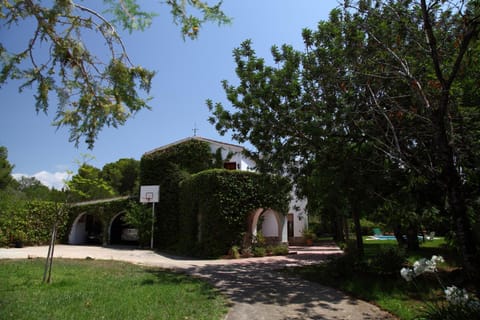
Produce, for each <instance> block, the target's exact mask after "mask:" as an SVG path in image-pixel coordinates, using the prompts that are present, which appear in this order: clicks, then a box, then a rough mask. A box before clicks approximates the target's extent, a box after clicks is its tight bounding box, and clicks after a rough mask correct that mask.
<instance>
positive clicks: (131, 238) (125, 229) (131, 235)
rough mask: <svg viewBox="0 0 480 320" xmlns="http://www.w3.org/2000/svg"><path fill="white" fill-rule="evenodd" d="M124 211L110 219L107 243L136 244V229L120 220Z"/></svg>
mask: <svg viewBox="0 0 480 320" xmlns="http://www.w3.org/2000/svg"><path fill="white" fill-rule="evenodd" d="M125 213H126V212H125V211H121V212H119V213H117V214H116V215H114V216H113V217H112V219H110V223H109V228H108V239H109V244H124V245H138V230H137V229H135V228H134V227H133V226H131V225H129V224H128V223H126V222H125V221H123V220H122V217H123V216H124V215H125Z"/></svg>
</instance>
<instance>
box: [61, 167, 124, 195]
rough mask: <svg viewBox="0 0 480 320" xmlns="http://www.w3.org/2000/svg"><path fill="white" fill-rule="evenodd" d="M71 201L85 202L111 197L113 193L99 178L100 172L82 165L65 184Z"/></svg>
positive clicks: (108, 185) (109, 186)
mask: <svg viewBox="0 0 480 320" xmlns="http://www.w3.org/2000/svg"><path fill="white" fill-rule="evenodd" d="M67 186H68V188H69V191H70V194H71V197H72V198H71V200H72V201H85V200H93V199H104V198H109V197H113V196H114V195H115V191H114V190H113V188H112V186H111V185H110V184H108V183H107V182H106V181H105V180H104V179H102V177H101V171H100V170H99V169H97V168H95V167H93V166H90V165H88V164H82V166H81V167H80V168H78V173H77V174H76V175H74V176H73V177H72V179H71V180H69V181H68V182H67Z"/></svg>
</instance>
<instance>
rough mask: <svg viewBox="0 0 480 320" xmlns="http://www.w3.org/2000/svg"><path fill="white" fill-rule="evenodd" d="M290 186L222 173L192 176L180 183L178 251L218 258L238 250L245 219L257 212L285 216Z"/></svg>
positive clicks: (285, 182) (278, 179) (280, 180)
mask: <svg viewBox="0 0 480 320" xmlns="http://www.w3.org/2000/svg"><path fill="white" fill-rule="evenodd" d="M290 190H291V186H290V184H289V182H288V180H287V179H285V178H281V177H278V176H271V175H262V174H258V173H254V172H246V171H231V170H223V169H214V170H207V171H203V172H200V173H197V174H194V175H192V176H191V177H190V178H188V179H185V180H184V181H183V182H182V183H181V190H180V191H181V193H180V212H179V213H180V226H179V229H180V234H181V235H182V236H181V237H180V238H179V246H180V248H181V249H182V250H183V251H185V252H187V253H189V254H193V253H196V254H198V255H202V256H211V257H218V256H220V255H223V254H226V253H227V252H228V250H229V249H230V248H231V247H232V246H233V245H238V246H240V245H241V244H242V241H243V236H244V235H245V232H246V231H247V227H248V217H249V215H250V214H251V213H252V212H253V211H254V210H256V209H258V208H271V209H273V210H275V211H277V212H280V213H287V211H288V202H289V194H290Z"/></svg>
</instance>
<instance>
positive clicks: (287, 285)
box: [0, 244, 395, 320]
mask: <svg viewBox="0 0 480 320" xmlns="http://www.w3.org/2000/svg"><path fill="white" fill-rule="evenodd" d="M290 250H291V251H292V252H294V253H295V254H290V255H288V256H285V257H264V258H248V259H237V260H230V259H220V260H194V259H184V258H179V257H173V256H169V255H164V254H159V253H155V252H152V251H149V250H138V249H132V248H131V247H125V248H120V247H111V248H110V247H94V246H70V245H57V246H55V252H54V253H55V257H58V258H73V259H85V258H87V257H88V258H92V259H99V260H100V259H101V260H118V261H126V262H131V263H135V264H140V265H145V266H153V267H160V268H165V269H173V270H177V271H182V272H186V273H188V274H191V275H194V276H198V277H202V278H204V279H206V280H207V281H209V282H211V283H212V284H213V285H214V286H215V287H217V288H218V289H219V290H220V291H221V292H222V293H223V294H225V295H226V296H227V297H228V298H229V299H230V301H231V308H230V310H229V313H228V314H227V316H226V318H225V319H226V320H242V319H246V320H247V319H248V320H257V319H258V320H270V319H271V320H277V319H285V320H286V319H352V320H354V319H395V317H393V316H392V315H390V314H389V313H387V312H384V311H382V310H380V309H379V308H378V307H376V306H374V305H372V304H369V303H367V302H364V301H361V300H358V299H353V298H351V297H349V296H347V295H345V294H344V293H342V292H340V291H338V290H334V289H331V288H328V287H325V286H322V285H319V284H316V283H313V282H309V281H306V280H302V279H300V278H298V277H295V276H292V275H287V274H285V273H282V272H279V271H278V269H281V268H285V267H293V266H301V265H308V264H314V263H321V261H322V260H324V259H325V258H326V257H328V256H331V255H332V254H339V253H341V251H340V250H339V249H338V247H336V246H334V245H333V244H327V245H324V246H315V247H290ZM47 252H48V247H27V248H21V249H16V248H8V249H3V248H0V259H27V258H40V257H46V256H47Z"/></svg>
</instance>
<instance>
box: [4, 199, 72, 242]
mask: <svg viewBox="0 0 480 320" xmlns="http://www.w3.org/2000/svg"><path fill="white" fill-rule="evenodd" d="M0 211H1V212H0V246H23V245H41V244H48V243H49V242H50V238H51V232H52V227H53V225H54V223H55V221H57V235H58V236H57V239H61V238H62V237H63V236H64V235H65V233H66V232H67V220H68V219H67V216H68V209H67V207H66V206H65V205H64V204H61V203H56V202H50V201H26V202H25V201H12V202H9V203H4V204H3V205H2V206H1V208H0Z"/></svg>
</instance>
